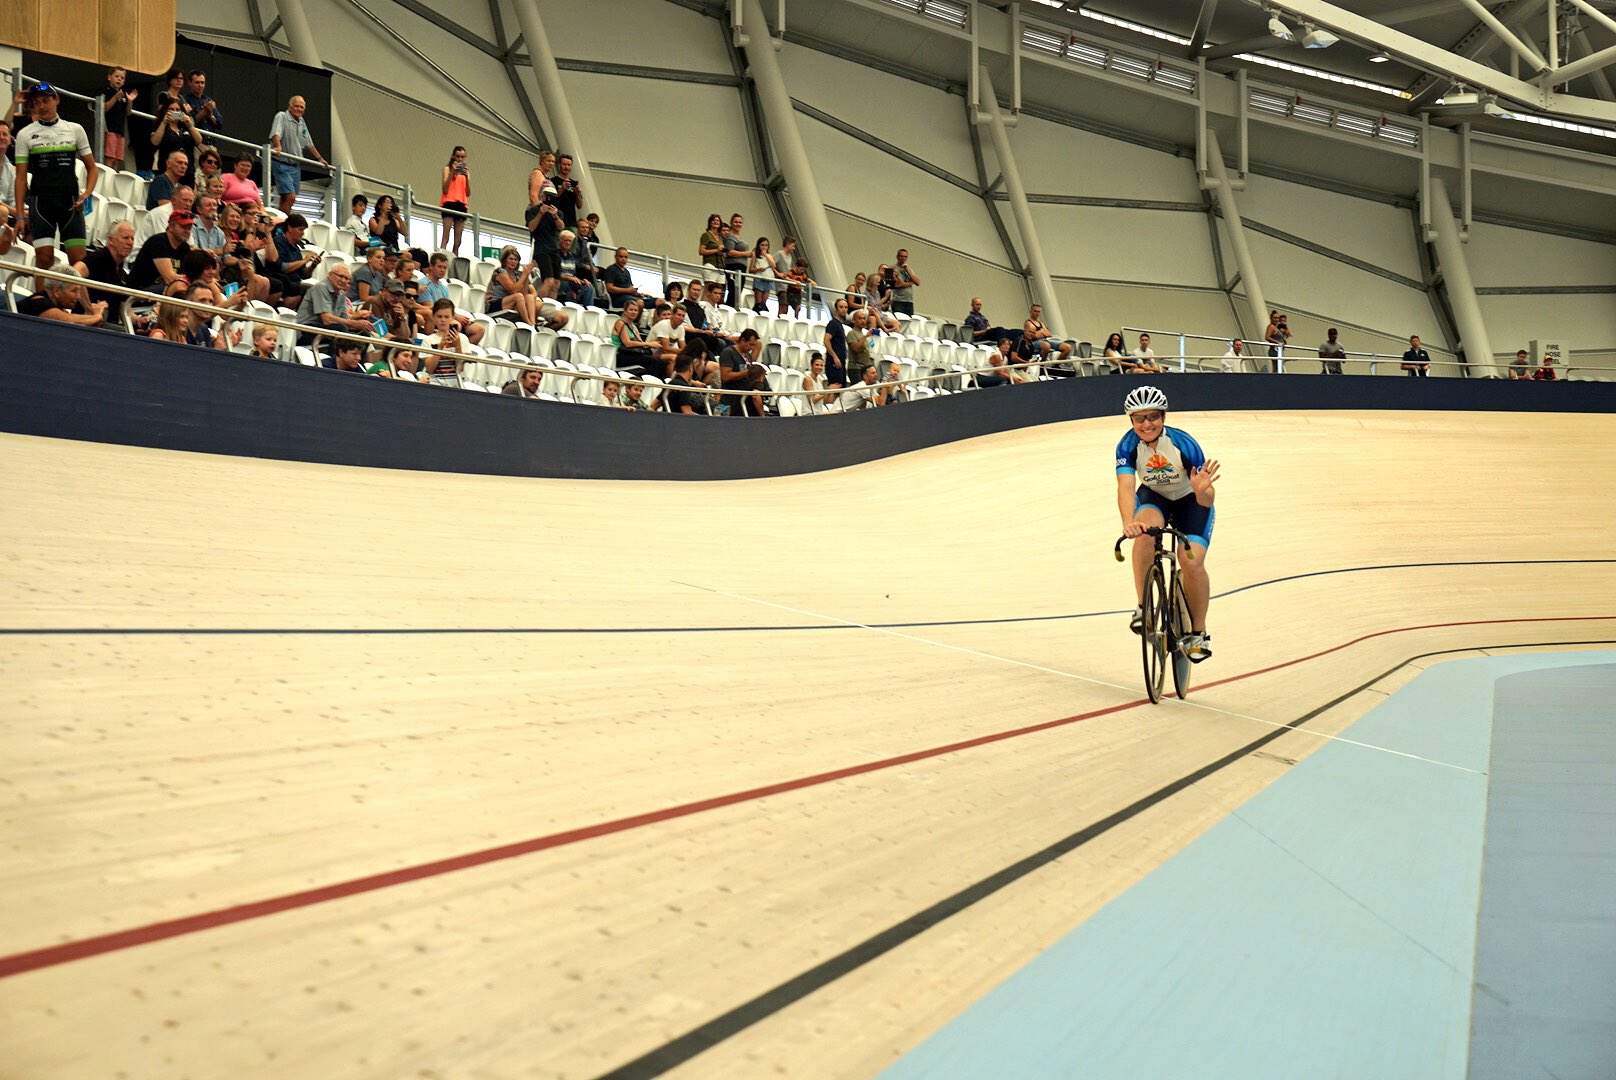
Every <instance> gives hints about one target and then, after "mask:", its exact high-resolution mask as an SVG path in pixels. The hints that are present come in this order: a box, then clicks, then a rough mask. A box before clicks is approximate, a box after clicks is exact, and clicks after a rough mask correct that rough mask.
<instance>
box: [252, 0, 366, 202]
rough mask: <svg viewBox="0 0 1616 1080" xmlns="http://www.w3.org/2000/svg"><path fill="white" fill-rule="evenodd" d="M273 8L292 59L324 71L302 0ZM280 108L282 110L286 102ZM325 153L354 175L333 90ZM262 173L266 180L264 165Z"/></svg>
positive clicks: (280, 2) (281, 2)
mask: <svg viewBox="0 0 1616 1080" xmlns="http://www.w3.org/2000/svg"><path fill="white" fill-rule="evenodd" d="M276 7H277V9H278V10H279V11H280V13H281V25H282V26H284V27H285V28H286V41H287V43H288V44H290V45H291V46H292V59H294V60H296V61H297V62H298V63H300V64H307V65H309V67H317V68H323V67H325V61H323V60H321V59H320V47H319V46H318V45H316V44H315V43H314V32H313V31H312V30H310V29H309V18H308V16H307V15H306V14H305V13H304V11H303V0H278V2H277V4H276ZM279 105H280V106H281V107H283V108H284V107H285V102H280V103H279ZM326 149H328V150H329V151H330V152H331V163H332V164H333V165H340V166H341V167H342V168H343V169H344V170H346V171H348V172H353V171H355V166H354V157H353V150H352V149H351V148H350V147H349V146H348V129H347V128H345V127H343V125H342V110H341V109H339V108H337V95H336V92H335V90H333V91H332V94H331V145H330V146H329V147H327V148H326ZM264 169H265V175H266V176H267V175H268V171H269V166H268V163H267V162H266V163H265V166H264Z"/></svg>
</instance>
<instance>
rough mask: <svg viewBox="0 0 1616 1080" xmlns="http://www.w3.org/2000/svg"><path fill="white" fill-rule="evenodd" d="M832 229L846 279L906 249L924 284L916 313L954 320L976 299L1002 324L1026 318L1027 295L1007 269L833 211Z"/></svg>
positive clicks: (1013, 322)
mask: <svg viewBox="0 0 1616 1080" xmlns="http://www.w3.org/2000/svg"><path fill="white" fill-rule="evenodd" d="M830 227H831V231H832V232H833V233H835V234H836V246H837V247H838V248H839V249H840V250H841V253H842V267H843V269H845V270H846V271H847V276H848V279H849V280H851V279H852V277H853V275H854V274H857V273H860V272H862V273H865V274H868V273H870V272H872V271H873V270H874V269H875V268H876V267H877V266H878V265H880V264H881V263H891V262H892V260H893V256H894V255H896V254H897V251H898V249H899V248H900V247H907V248H908V249H909V263H910V265H911V266H913V267H914V269H915V273H917V274H919V275H920V278H921V282H922V284H921V286H920V287H919V288H918V289H916V290H915V310H916V311H918V312H920V313H922V314H926V315H934V316H936V317H938V318H940V319H947V320H949V321H950V322H957V321H959V320H960V319H963V318H964V317H965V315H966V313H967V312H968V311H970V310H971V297H973V296H980V297H981V298H982V309H983V311H985V312H986V313H987V314H988V317H989V318H991V319H993V320H995V321H996V322H997V323H999V324H1000V325H1019V324H1020V322H1021V320H1022V319H1023V318H1025V313H1026V310H1027V291H1026V289H1025V288H1024V287H1023V286H1022V283H1021V278H1020V277H1019V276H1017V275H1016V274H1014V273H1011V272H1010V271H1009V270H1005V269H1003V268H1001V267H997V266H991V265H987V264H984V263H982V262H979V261H977V260H975V259H969V258H966V257H965V256H963V255H960V254H959V253H958V252H954V251H949V250H947V249H945V248H940V247H937V246H936V245H933V244H929V243H927V242H926V241H924V240H921V239H917V238H915V237H911V236H906V235H904V234H903V233H900V232H895V231H894V230H892V229H889V228H884V227H882V226H880V225H875V224H872V223H871V222H868V221H861V220H859V219H857V218H853V217H850V216H848V215H846V214H843V213H839V212H837V211H835V210H832V211H831V213H830ZM837 284H839V285H845V284H847V282H838V283H837Z"/></svg>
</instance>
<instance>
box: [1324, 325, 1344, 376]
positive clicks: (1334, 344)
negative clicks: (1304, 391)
mask: <svg viewBox="0 0 1616 1080" xmlns="http://www.w3.org/2000/svg"><path fill="white" fill-rule="evenodd" d="M1325 333H1326V337H1327V340H1326V341H1325V342H1324V344H1323V345H1320V346H1319V372H1320V374H1323V375H1340V374H1341V361H1343V360H1345V359H1346V358H1347V350H1346V349H1344V348H1342V347H1341V343H1340V342H1339V341H1337V340H1336V339H1335V336H1336V328H1335V327H1333V326H1332V327H1330V329H1329V330H1327V331H1326V332H1325Z"/></svg>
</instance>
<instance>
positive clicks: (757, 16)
mask: <svg viewBox="0 0 1616 1080" xmlns="http://www.w3.org/2000/svg"><path fill="white" fill-rule="evenodd" d="M523 2H525V3H528V4H532V3H534V2H535V0H523ZM735 4H736V7H737V9H740V8H741V5H743V4H744V10H745V16H744V18H743V20H742V21H743V22H744V23H745V24H746V25H747V26H749V27H750V28H751V29H750V30H749V31H748V33H749V35H750V38H751V40H750V43H749V44H748V45H747V46H746V63H747V67H748V69H749V70H748V74H750V75H751V77H752V83H753V85H754V86H756V87H757V95H758V102H759V104H761V105H762V106H763V121H764V123H765V124H766V125H767V126H768V131H769V138H770V141H771V142H772V143H773V144H774V149H775V152H776V153H777V154H779V155H780V171H781V172H782V173H784V174H785V178H786V187H787V188H788V189H789V191H790V193H791V212H792V216H793V217H794V218H795V219H796V222H797V228H798V230H799V231H800V232H801V233H802V236H801V238H800V239H801V240H802V242H803V244H804V245H805V246H806V247H807V249H808V255H809V258H810V259H811V260H812V261H813V264H814V277H815V279H816V280H818V281H825V282H830V284H831V288H832V289H833V290H834V289H837V288H840V286H838V285H837V284H836V283H837V282H839V281H847V280H848V277H847V275H846V274H845V273H844V272H843V271H842V256H841V252H840V251H839V250H838V249H837V247H836V234H835V233H833V232H832V231H831V228H830V217H829V216H828V215H827V214H826V213H825V204H824V202H823V201H822V200H821V199H820V197H819V185H818V184H817V183H816V182H815V181H814V170H813V166H811V165H810V164H809V163H808V148H807V147H805V146H804V145H803V144H802V133H801V131H799V130H798V128H797V114H796V111H795V110H794V109H793V108H792V106H791V94H790V93H788V92H787V90H786V82H785V78H784V77H783V76H782V75H781V74H780V58H779V57H777V56H776V55H775V54H774V47H773V46H772V45H771V44H770V43H769V35H768V25H769V24H768V23H767V22H765V21H764V19H763V8H762V7H760V6H759V4H758V0H735Z"/></svg>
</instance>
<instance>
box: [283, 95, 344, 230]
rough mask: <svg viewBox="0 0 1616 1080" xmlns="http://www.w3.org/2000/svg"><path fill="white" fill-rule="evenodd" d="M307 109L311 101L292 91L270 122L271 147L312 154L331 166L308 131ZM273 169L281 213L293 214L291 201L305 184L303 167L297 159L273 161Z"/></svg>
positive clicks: (295, 155)
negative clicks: (284, 105)
mask: <svg viewBox="0 0 1616 1080" xmlns="http://www.w3.org/2000/svg"><path fill="white" fill-rule="evenodd" d="M307 110H308V103H307V102H306V101H304V100H303V99H302V98H301V97H299V96H297V95H296V94H293V95H292V97H291V98H290V99H289V100H288V101H287V102H286V108H285V109H284V110H283V111H281V112H278V113H276V114H275V119H274V120H273V121H272V122H271V123H270V125H269V145H270V149H272V150H274V151H275V152H276V153H277V154H290V155H292V156H294V157H307V158H313V159H314V160H315V161H318V162H319V163H320V164H321V165H324V166H326V167H327V168H330V166H331V163H330V162H329V161H327V160H326V159H325V155H324V154H322V153H320V148H319V147H317V146H315V145H314V136H312V135H310V134H309V125H308V123H307V122H306V121H305V120H304V119H303V114H304V112H306V111H307ZM270 172H271V174H272V175H273V176H274V178H275V190H276V191H277V192H279V193H280V197H281V201H280V208H281V213H283V214H290V213H291V212H292V202H293V201H294V200H295V199H296V198H297V193H298V191H299V190H301V189H302V187H303V167H302V166H301V165H299V164H298V163H297V162H295V161H276V162H273V163H272V166H271V169H270Z"/></svg>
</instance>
